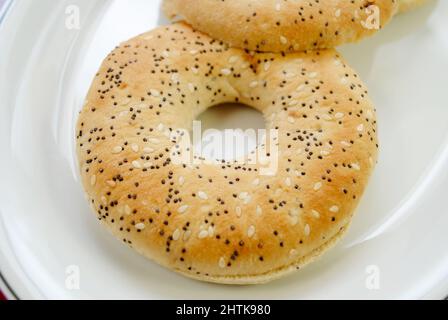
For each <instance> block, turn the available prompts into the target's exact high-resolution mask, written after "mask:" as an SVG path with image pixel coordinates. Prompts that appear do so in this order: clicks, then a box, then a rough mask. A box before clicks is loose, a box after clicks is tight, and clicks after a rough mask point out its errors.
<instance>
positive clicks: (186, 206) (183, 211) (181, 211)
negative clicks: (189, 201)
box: [177, 205, 189, 213]
mask: <svg viewBox="0 0 448 320" xmlns="http://www.w3.org/2000/svg"><path fill="white" fill-rule="evenodd" d="M188 208H189V206H188V205H184V206H182V207H180V208H179V209H177V212H179V213H185V212H186V211H187V210H188Z"/></svg>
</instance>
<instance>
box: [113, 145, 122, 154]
mask: <svg viewBox="0 0 448 320" xmlns="http://www.w3.org/2000/svg"><path fill="white" fill-rule="evenodd" d="M121 151H123V148H122V147H121V146H116V147H114V148H113V149H112V153H114V154H117V153H120V152H121Z"/></svg>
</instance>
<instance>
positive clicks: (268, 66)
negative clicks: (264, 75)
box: [264, 61, 271, 71]
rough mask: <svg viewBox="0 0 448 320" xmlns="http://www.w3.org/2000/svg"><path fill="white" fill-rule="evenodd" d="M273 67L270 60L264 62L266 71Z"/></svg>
mask: <svg viewBox="0 0 448 320" xmlns="http://www.w3.org/2000/svg"><path fill="white" fill-rule="evenodd" d="M270 67H271V63H270V62H269V61H268V62H266V63H265V64H264V71H268V70H269V68H270Z"/></svg>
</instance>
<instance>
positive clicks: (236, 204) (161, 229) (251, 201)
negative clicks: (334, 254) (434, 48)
mask: <svg viewBox="0 0 448 320" xmlns="http://www.w3.org/2000/svg"><path fill="white" fill-rule="evenodd" d="M234 101H239V102H241V103H244V104H247V105H250V106H253V107H254V108H256V109H258V110H260V111H261V112H263V114H264V115H265V117H266V119H267V128H268V129H271V128H278V132H279V136H278V146H279V157H278V161H279V162H278V171H277V172H276V174H274V175H272V176H263V175H260V172H261V169H262V168H263V167H265V165H266V164H265V163H257V164H233V163H225V164H222V163H220V164H198V165H194V166H188V165H178V164H176V163H175V161H173V159H174V154H173V153H172V150H179V149H176V148H175V146H176V145H178V142H176V139H177V138H178V136H177V135H176V132H178V129H182V128H185V129H189V128H191V125H192V123H191V122H192V120H193V119H195V118H196V117H197V116H198V115H199V114H200V113H201V112H203V111H204V110H205V109H206V108H208V107H209V106H212V105H217V104H220V103H224V102H234ZM77 148H78V149H77V153H78V157H79V163H80V169H81V175H82V181H83V185H84V188H85V191H86V193H87V195H88V198H89V201H90V203H91V205H92V208H93V210H94V211H95V212H96V213H97V216H98V219H99V220H101V221H102V222H103V223H104V224H105V226H106V227H107V228H108V229H110V230H111V231H112V232H113V233H114V234H115V235H116V236H117V237H119V238H120V239H122V240H123V242H124V243H126V244H128V245H129V246H131V247H133V248H134V249H136V250H137V251H139V252H140V253H141V254H143V255H144V256H146V257H148V258H150V259H153V260H155V261H156V262H158V263H160V264H162V265H164V266H166V267H169V268H171V269H173V270H175V271H177V272H180V273H182V274H186V275H188V276H190V277H194V278H197V279H200V280H204V281H212V282H222V283H239V284H243V283H258V282H264V281H268V280H270V279H273V278H277V277H279V276H281V275H283V274H286V273H289V272H290V271H291V270H292V269H293V268H295V267H296V266H302V265H304V264H305V263H307V262H309V261H311V260H312V259H311V257H314V256H316V255H320V254H321V253H322V252H323V251H324V249H325V248H326V247H327V246H329V244H331V243H333V242H334V241H335V240H336V239H337V238H338V237H339V235H340V234H341V230H344V229H345V228H346V226H347V225H348V223H349V222H350V220H351V217H352V215H353V211H354V209H355V207H356V205H357V203H358V201H359V199H360V197H361V196H362V193H363V191H364V188H365V186H366V183H367V180H368V177H369V176H370V174H371V171H372V169H373V167H374V164H375V163H376V157H377V134H376V117H375V111H374V107H373V105H372V103H371V101H370V100H369V98H368V96H367V90H366V88H365V86H364V85H363V84H362V82H361V81H360V79H359V77H358V76H357V74H356V73H355V72H354V71H353V70H352V69H351V68H350V67H349V66H347V64H346V63H345V61H344V60H343V59H342V58H341V57H340V56H339V54H338V53H337V52H336V51H334V50H324V51H316V52H304V53H295V54H288V55H281V54H253V55H250V54H248V53H246V52H245V51H243V50H239V49H231V48H228V47H227V46H226V45H223V44H220V43H219V42H217V41H216V40H213V39H211V38H209V37H208V36H206V35H204V34H201V33H199V32H195V31H193V30H192V29H191V28H190V27H189V26H187V25H186V24H183V23H179V24H174V25H171V26H167V27H162V28H159V29H156V30H154V31H151V32H148V33H146V34H143V35H141V36H139V37H136V38H134V39H131V40H129V41H127V42H125V43H123V44H122V45H120V46H119V47H117V48H116V49H115V50H114V51H113V52H112V53H111V54H110V55H109V56H108V57H107V58H106V59H105V61H104V63H103V65H102V66H101V69H100V71H99V72H98V74H97V76H96V78H95V80H94V82H93V84H92V87H91V89H90V92H89V94H88V97H87V100H86V104H85V106H84V108H83V110H82V112H81V114H80V117H79V121H78V126H77ZM173 148H174V149H173Z"/></svg>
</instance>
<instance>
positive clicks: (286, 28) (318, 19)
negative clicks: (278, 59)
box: [163, 0, 398, 52]
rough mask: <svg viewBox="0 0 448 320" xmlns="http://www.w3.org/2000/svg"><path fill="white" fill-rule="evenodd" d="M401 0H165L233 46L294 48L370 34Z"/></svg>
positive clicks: (170, 9)
mask: <svg viewBox="0 0 448 320" xmlns="http://www.w3.org/2000/svg"><path fill="white" fill-rule="evenodd" d="M397 1H398V0H368V1H367V0H351V1H348V0H323V1H322V0H320V1H319V0H257V1H253V0H165V1H164V5H163V6H164V12H165V14H166V16H167V17H168V18H170V19H175V18H176V17H181V18H183V19H185V20H186V21H187V22H188V23H189V24H191V25H192V26H193V28H195V29H197V30H200V31H202V32H205V33H207V34H209V35H210V36H212V37H213V38H215V39H220V40H222V41H224V42H226V43H228V44H229V45H230V46H232V47H237V48H244V49H249V50H254V51H259V52H260V51H261V52H292V51H304V50H309V49H327V48H334V47H336V46H338V45H341V44H344V43H349V42H356V41H358V40H360V39H362V38H364V37H366V36H369V35H371V34H373V33H375V32H376V31H377V30H378V29H379V28H382V27H384V25H385V24H386V23H387V22H389V20H390V19H391V18H392V16H393V15H394V14H395V13H396V10H397ZM377 15H379V18H380V19H379V21H378V17H377ZM375 17H376V18H375Z"/></svg>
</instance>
